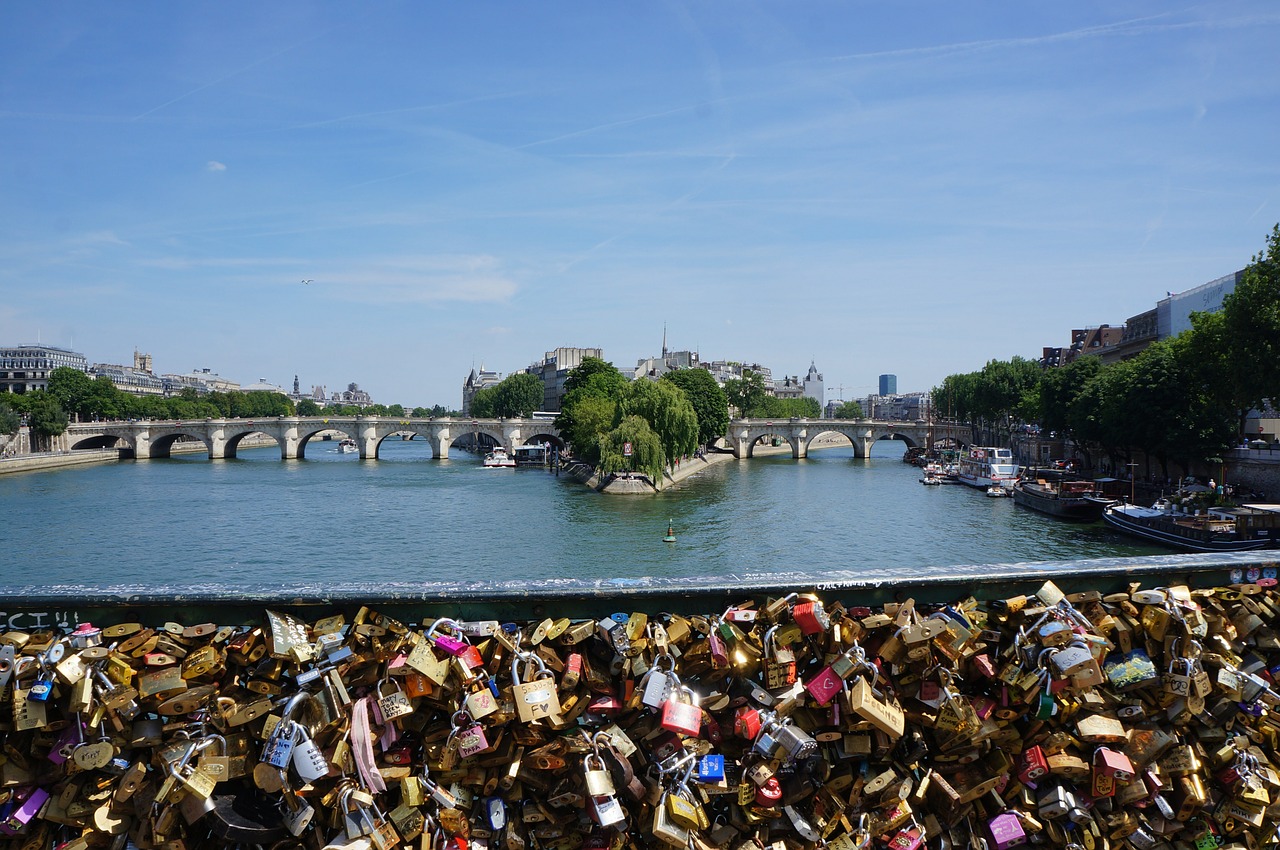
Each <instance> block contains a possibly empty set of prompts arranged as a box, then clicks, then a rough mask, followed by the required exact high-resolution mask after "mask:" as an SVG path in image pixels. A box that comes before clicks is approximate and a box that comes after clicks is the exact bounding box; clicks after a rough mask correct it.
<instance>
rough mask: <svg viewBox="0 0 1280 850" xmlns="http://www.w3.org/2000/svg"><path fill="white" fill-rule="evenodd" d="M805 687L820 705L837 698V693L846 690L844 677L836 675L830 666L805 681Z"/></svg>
mask: <svg viewBox="0 0 1280 850" xmlns="http://www.w3.org/2000/svg"><path fill="white" fill-rule="evenodd" d="M804 689H805V690H806V691H808V692H809V694H810V695H811V696H812V697H813V699H814V701H815V702H816V703H818V705H826V704H827V703H829V702H831V700H833V699H835V696H836V694H838V693H840V692H841V691H843V690H844V679H841V678H840V677H839V676H837V675H836V672H835V670H833V669H831V667H830V666H827V667H823V668H822V671H821V672H820V673H818V675H816V676H814V677H813V678H812V679H810V680H809V681H807V682H805V685H804Z"/></svg>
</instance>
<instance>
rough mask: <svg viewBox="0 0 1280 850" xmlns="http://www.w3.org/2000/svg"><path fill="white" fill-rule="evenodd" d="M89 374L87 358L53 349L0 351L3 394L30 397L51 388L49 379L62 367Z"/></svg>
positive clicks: (32, 347) (31, 347) (36, 347)
mask: <svg viewBox="0 0 1280 850" xmlns="http://www.w3.org/2000/svg"><path fill="white" fill-rule="evenodd" d="M63 366H65V367H67V368H69V369H78V370H79V371H81V372H88V371H89V362H88V361H87V360H86V359H85V356H84V355H83V354H79V353H77V352H75V351H70V350H68V349H65V348H58V347H56V346H52V345H14V346H9V347H7V348H0V392H9V393H30V392H35V391H36V390H45V389H48V388H49V375H50V373H51V372H53V370H54V369H58V368H61V367H63Z"/></svg>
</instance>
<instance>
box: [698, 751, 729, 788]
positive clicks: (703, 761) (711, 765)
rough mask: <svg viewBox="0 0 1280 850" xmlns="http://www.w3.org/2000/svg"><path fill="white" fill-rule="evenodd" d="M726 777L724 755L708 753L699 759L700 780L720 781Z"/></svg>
mask: <svg viewBox="0 0 1280 850" xmlns="http://www.w3.org/2000/svg"><path fill="white" fill-rule="evenodd" d="M723 779H724V756H718V755H714V754H713V755H708V756H703V757H702V758H700V759H698V781H699V782H720V781H721V780H723Z"/></svg>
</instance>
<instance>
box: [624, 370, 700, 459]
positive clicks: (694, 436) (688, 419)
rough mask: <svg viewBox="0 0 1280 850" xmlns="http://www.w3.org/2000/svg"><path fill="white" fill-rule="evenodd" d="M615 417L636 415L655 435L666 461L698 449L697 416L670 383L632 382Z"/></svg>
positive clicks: (681, 392)
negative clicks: (646, 423)
mask: <svg viewBox="0 0 1280 850" xmlns="http://www.w3.org/2000/svg"><path fill="white" fill-rule="evenodd" d="M618 415H619V416H621V417H626V416H631V415H634V416H639V417H640V418H642V419H644V421H645V422H648V423H649V427H650V428H651V429H653V432H654V433H655V434H657V435H658V442H659V444H660V445H661V446H662V451H663V453H664V454H665V456H666V457H665V460H666V461H667V462H671V461H673V460H675V459H676V458H678V457H680V456H681V455H687V454H692V453H693V450H694V449H696V448H697V447H698V415H697V414H696V413H694V412H693V405H692V404H690V403H689V398H688V396H686V395H685V394H684V390H682V389H680V388H679V387H677V386H676V385H675V384H672V383H671V382H669V381H667V382H663V381H650V380H640V381H632V382H631V385H630V386H629V387H628V388H627V392H626V393H624V394H623V396H622V402H621V404H619V406H618Z"/></svg>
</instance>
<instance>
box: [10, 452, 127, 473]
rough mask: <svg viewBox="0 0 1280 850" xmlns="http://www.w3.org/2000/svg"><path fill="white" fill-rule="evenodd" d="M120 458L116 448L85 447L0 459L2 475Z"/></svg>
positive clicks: (85, 464) (86, 464) (113, 460)
mask: <svg viewBox="0 0 1280 850" xmlns="http://www.w3.org/2000/svg"><path fill="white" fill-rule="evenodd" d="M119 459H120V452H119V451H118V450H116V449H84V450H81V451H74V452H41V453H39V454H29V455H14V456H13V457H7V458H4V459H2V460H0V475H7V474H10V473H15V472H44V471H46V470H50V469H65V468H66V467H69V466H89V465H91V464H98V463H114V462H116V461H118V460H119Z"/></svg>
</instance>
